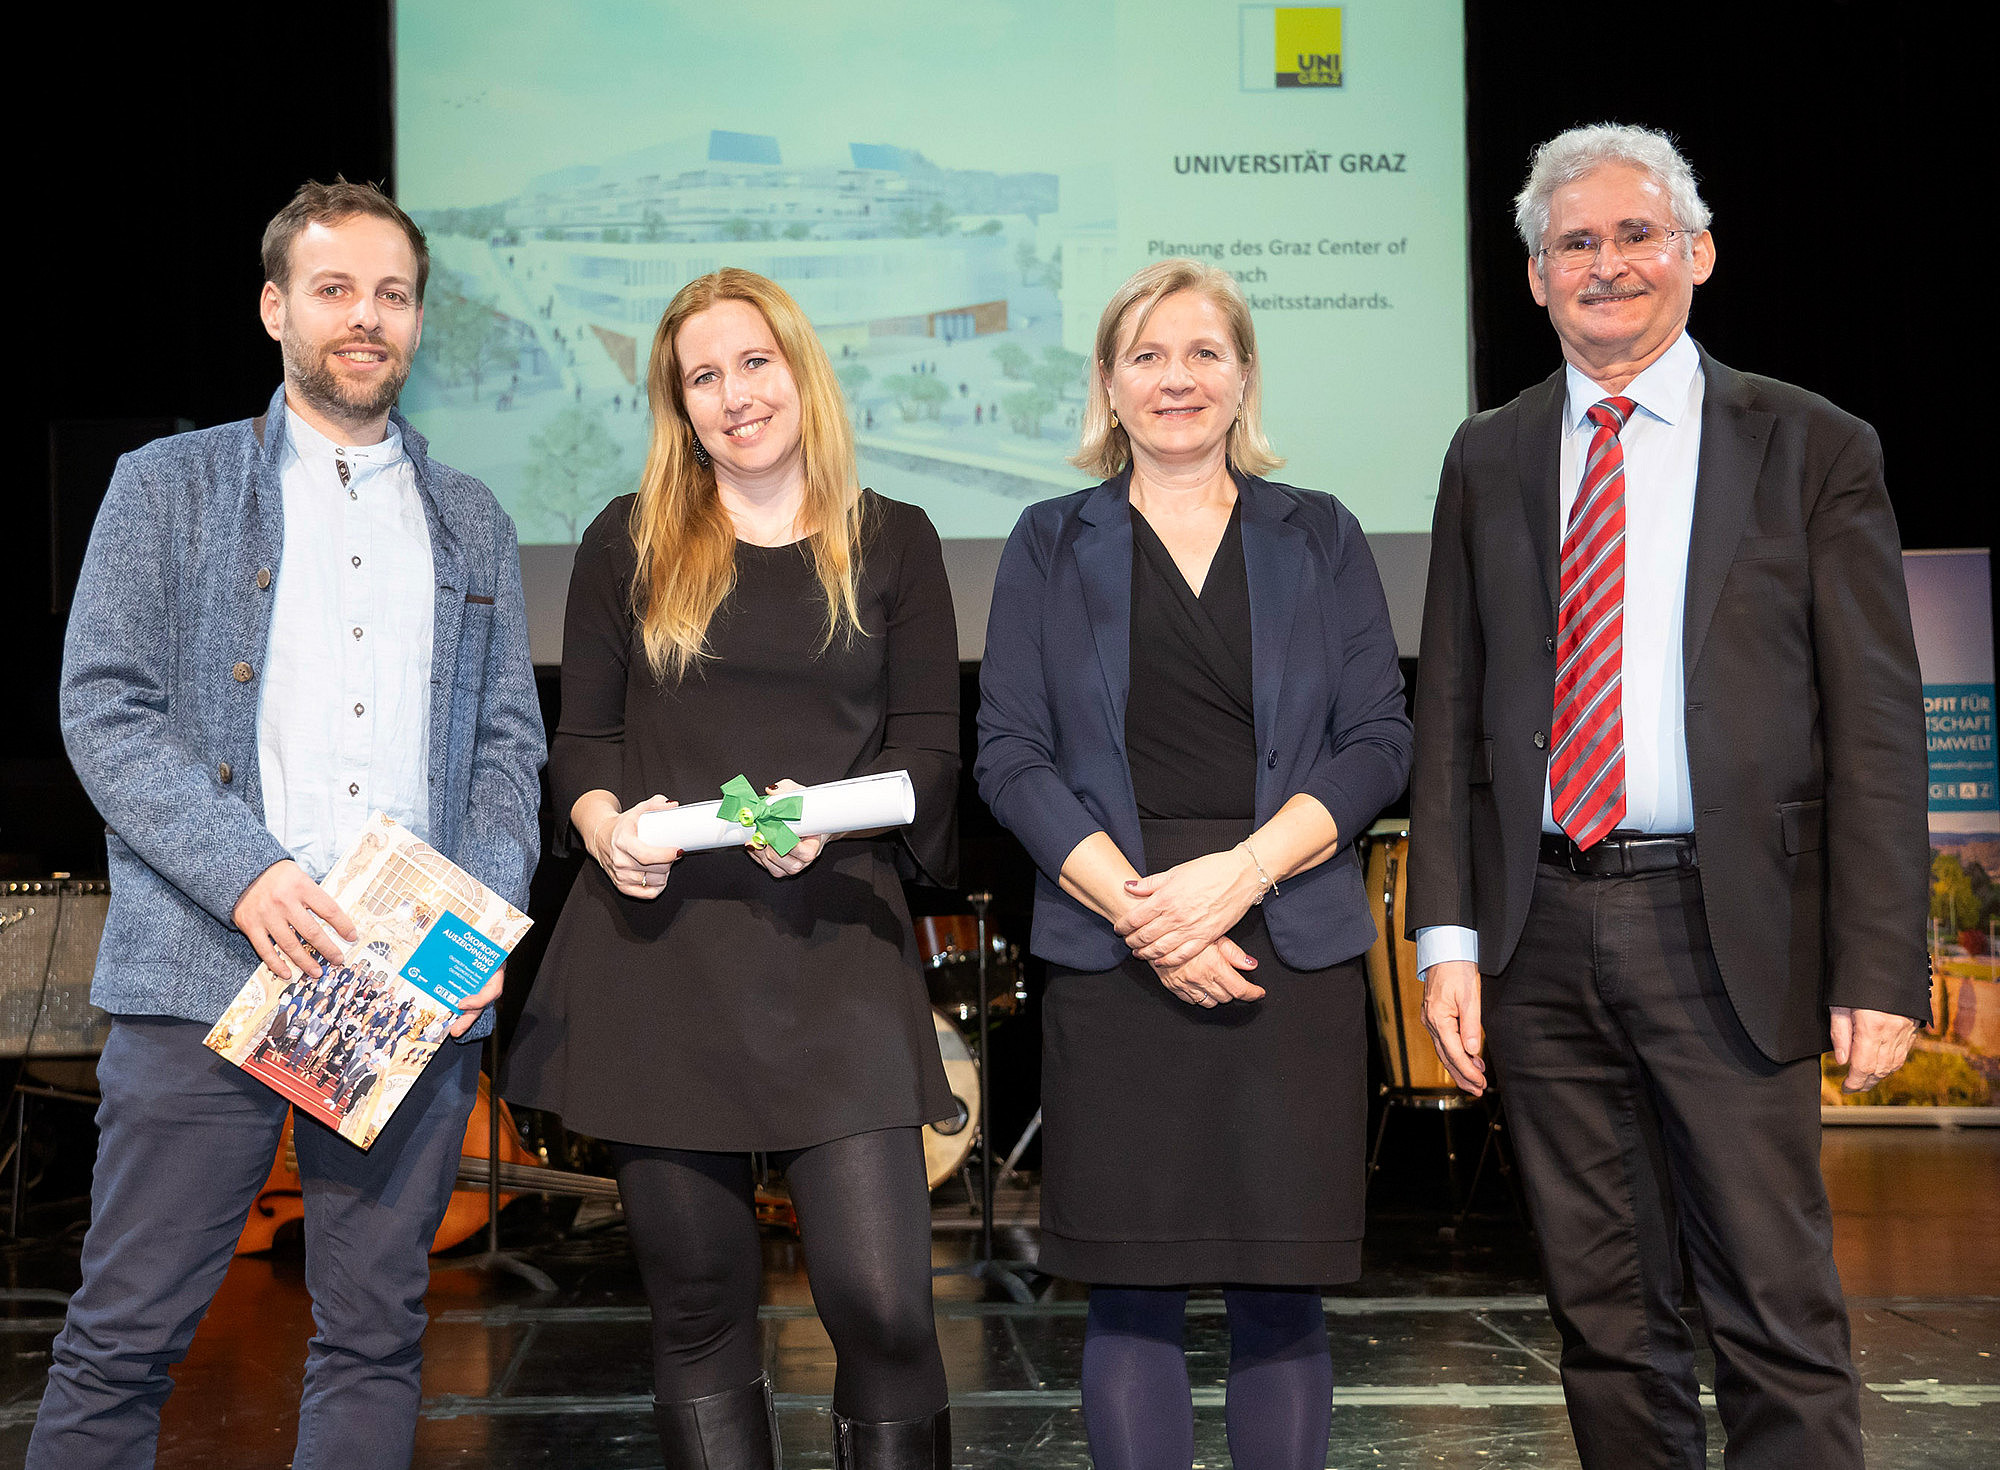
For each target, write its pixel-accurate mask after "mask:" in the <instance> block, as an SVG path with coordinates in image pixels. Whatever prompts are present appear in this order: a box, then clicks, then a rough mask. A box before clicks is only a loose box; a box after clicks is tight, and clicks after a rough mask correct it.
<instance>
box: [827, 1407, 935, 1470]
mask: <svg viewBox="0 0 2000 1470" xmlns="http://www.w3.org/2000/svg"><path fill="white" fill-rule="evenodd" d="M833 1466H834V1470H951V1410H950V1409H948V1408H945V1409H939V1410H938V1411H937V1412H936V1413H935V1414H929V1415H926V1416H925V1417H924V1418H922V1419H897V1420H894V1421H891V1422H890V1423H886V1424H871V1423H869V1422H868V1421H867V1420H865V1419H850V1418H848V1417H847V1416H846V1415H844V1414H835V1415H834V1416H833Z"/></svg>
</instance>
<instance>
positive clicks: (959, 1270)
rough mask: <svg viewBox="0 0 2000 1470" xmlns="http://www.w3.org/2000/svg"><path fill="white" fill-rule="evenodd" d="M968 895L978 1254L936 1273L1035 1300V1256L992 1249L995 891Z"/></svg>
mask: <svg viewBox="0 0 2000 1470" xmlns="http://www.w3.org/2000/svg"><path fill="white" fill-rule="evenodd" d="M966 898H967V899H968V900H970V902H971V904H972V912H973V913H974V915H976V916H977V921H978V933H979V1066H980V1071H981V1077H980V1083H981V1085H980V1088H979V1256H978V1258H977V1259H976V1260H972V1261H968V1262H966V1264H964V1265H963V1266H933V1267H932V1268H931V1275H932V1276H970V1277H972V1278H974V1279H975V1280H978V1281H984V1282H986V1283H987V1284H989V1285H992V1286H998V1287H999V1288H1001V1289H1002V1290H1003V1291H1005V1292H1006V1293H1007V1295H1008V1296H1010V1297H1012V1298H1013V1299H1014V1300H1015V1301H1017V1302H1022V1303H1031V1302H1033V1301H1035V1300H1036V1297H1035V1293H1034V1291H1033V1289H1032V1288H1030V1287H1029V1285H1028V1283H1027V1281H1026V1280H1025V1279H1024V1278H1025V1277H1027V1276H1029V1275H1034V1276H1040V1275H1042V1274H1043V1273H1042V1271H1041V1270H1040V1269H1039V1268H1038V1267H1037V1266H1036V1265H1035V1264H1034V1263H1033V1262H1032V1261H1012V1260H1008V1261H1003V1260H1000V1259H998V1258H997V1257H995V1256H994V1254H993V1184H994V1178H993V1065H992V1056H993V1053H992V1051H991V1049H990V1048H989V1046H988V1042H989V1041H990V1039H991V1034H992V1015H991V1013H990V1012H989V1011H988V1010H987V1009H986V1004H987V994H986V992H987V971H988V968H989V966H990V965H991V964H992V944H991V942H990V941H989V940H988V938H987V934H986V906H987V905H988V904H990V903H992V902H993V895H992V894H990V893H968V894H967V895H966Z"/></svg>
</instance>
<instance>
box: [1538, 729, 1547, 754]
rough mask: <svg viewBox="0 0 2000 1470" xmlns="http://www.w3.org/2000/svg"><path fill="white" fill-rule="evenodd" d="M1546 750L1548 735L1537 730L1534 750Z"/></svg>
mask: <svg viewBox="0 0 2000 1470" xmlns="http://www.w3.org/2000/svg"><path fill="white" fill-rule="evenodd" d="M1548 748H1549V737H1548V733H1547V732H1546V731H1543V730H1537V731H1536V732H1535V749H1537V750H1547V749H1548Z"/></svg>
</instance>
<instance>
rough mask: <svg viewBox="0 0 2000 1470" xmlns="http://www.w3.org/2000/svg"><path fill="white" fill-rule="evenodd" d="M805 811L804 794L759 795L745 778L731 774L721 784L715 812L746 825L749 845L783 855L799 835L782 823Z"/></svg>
mask: <svg viewBox="0 0 2000 1470" xmlns="http://www.w3.org/2000/svg"><path fill="white" fill-rule="evenodd" d="M805 812H806V802H805V797H803V796H802V795H799V794H798V793H797V792H794V793H793V794H792V795H790V796H780V797H777V798H775V799H771V798H767V797H762V796H759V795H758V794H757V788H756V787H754V786H752V785H751V784H750V782H749V779H748V778H747V777H744V776H731V777H730V778H729V779H728V780H727V781H725V782H723V783H722V809H721V810H720V811H718V812H717V813H716V815H717V816H718V817H720V818H722V820H723V821H725V822H741V823H742V824H743V825H744V826H746V827H748V828H749V829H750V831H751V837H750V845H751V846H752V847H768V848H770V849H771V851H773V852H775V853H776V854H777V855H778V856H779V857H783V856H784V855H785V854H786V853H788V852H790V851H791V850H792V849H793V848H795V847H797V846H798V845H799V834H798V833H796V832H794V831H793V830H792V829H791V828H790V827H787V826H786V825H785V823H786V822H787V821H793V822H796V821H797V820H798V819H799V818H800V817H802V816H804V815H805Z"/></svg>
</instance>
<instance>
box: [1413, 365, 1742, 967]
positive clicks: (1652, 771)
mask: <svg viewBox="0 0 2000 1470" xmlns="http://www.w3.org/2000/svg"><path fill="white" fill-rule="evenodd" d="M1565 377H1566V379H1567V381H1568V385H1569V393H1568V396H1567V397H1566V398H1565V399H1564V401H1563V436H1562V458H1561V466H1560V468H1559V469H1558V471H1557V474H1558V480H1557V483H1558V484H1559V485H1560V486H1561V505H1560V511H1559V514H1560V521H1559V524H1560V525H1563V526H1568V524H1569V513H1570V507H1571V506H1572V505H1574V504H1575V503H1576V496H1577V491H1578V490H1579V489H1580V488H1581V487H1582V481H1583V466H1584V462H1585V460H1586V459H1587V458H1588V456H1589V452H1590V440H1591V436H1592V435H1593V434H1595V433H1596V426H1595V425H1594V424H1592V423H1591V422H1590V419H1589V417H1588V414H1589V412H1590V410H1591V408H1592V407H1594V406H1595V405H1597V404H1599V403H1601V402H1603V401H1604V400H1605V399H1606V398H1610V397H1613V396H1617V397H1623V398H1629V399H1631V400H1632V401H1633V402H1634V403H1635V404H1636V405H1637V407H1636V408H1635V409H1634V410H1633V413H1632V417H1631V418H1630V419H1629V420H1628V421H1627V422H1626V424H1625V427H1624V429H1623V430H1622V431H1621V432H1620V434H1619V436H1618V438H1619V442H1620V443H1621V444H1622V445H1623V446H1624V450H1625V627H1624V638H1625V646H1624V651H1623V654H1622V658H1621V665H1620V673H1619V679H1620V684H1619V696H1620V700H1619V702H1620V708H1621V711H1622V714H1623V718H1624V726H1625V816H1624V818H1623V819H1622V820H1621V821H1620V822H1619V823H1618V830H1619V831H1621V832H1657V833H1668V832H1692V831H1693V830H1694V789H1693V785H1692V783H1691V782H1690V781H1689V779H1688V763H1687V710H1686V706H1687V692H1686V690H1687V686H1686V672H1687V671H1686V670H1685V669H1684V668H1683V667H1682V658H1681V652H1682V650H1681V630H1682V625H1683V622H1684V617H1685V608H1686V603H1687V561H1688V537H1689V535H1690V533H1691V532H1692V530H1693V527H1694V489H1695V478H1696V474H1697V472H1698V470H1699V468H1700V461H1701V405H1702V397H1703V394H1704V392H1705V391H1706V383H1705V381H1704V379H1703V377H1702V371H1701V354H1700V353H1699V352H1698V351H1696V350H1695V345H1694V340H1693V339H1692V338H1691V337H1689V336H1688V335H1687V333H1686V332H1682V333H1681V335H1680V336H1679V337H1678V338H1676V339H1675V341H1674V344H1673V346H1671V347H1669V348H1668V349H1667V350H1666V351H1665V352H1664V353H1662V354H1661V355H1660V357H1659V359H1658V361H1656V362H1654V363H1653V364H1652V366H1650V367H1648V368H1647V369H1646V370H1645V371H1644V372H1642V373H1640V374H1639V376H1638V377H1636V378H1634V379H1633V380H1632V381H1631V382H1630V383H1628V384H1627V385H1626V386H1625V388H1624V389H1623V391H1622V392H1621V393H1619V394H1617V395H1613V394H1609V393H1606V392H1605V391H1604V390H1603V389H1602V388H1601V387H1599V386H1598V385H1597V384H1596V383H1594V382H1592V381H1591V380H1590V379H1589V378H1587V377H1586V376H1584V375H1583V374H1582V373H1581V372H1579V371H1577V369H1576V367H1575V366H1574V365H1572V366H1570V367H1569V368H1567V369H1566V370H1565ZM1551 803H1552V797H1551V795H1550V792H1549V786H1548V777H1547V775H1546V774H1544V776H1543V778H1542V830H1543V831H1544V832H1549V833H1555V832H1560V831H1561V830H1562V828H1561V827H1559V826H1558V825H1557V823H1556V819H1555V816H1554V814H1553V812H1552V809H1551ZM1478 958H1479V934H1478V932H1477V931H1476V930H1473V929H1469V928H1463V927H1461V926H1458V925H1455V924H1439V925H1433V926H1430V927H1426V928H1423V929H1419V930H1418V931H1417V970H1418V973H1419V974H1421V973H1423V972H1424V971H1427V970H1428V969H1430V967H1431V966H1432V965H1435V964H1438V963H1440V962H1441V961H1444V960H1477V959H1478Z"/></svg>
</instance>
